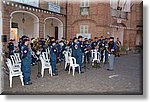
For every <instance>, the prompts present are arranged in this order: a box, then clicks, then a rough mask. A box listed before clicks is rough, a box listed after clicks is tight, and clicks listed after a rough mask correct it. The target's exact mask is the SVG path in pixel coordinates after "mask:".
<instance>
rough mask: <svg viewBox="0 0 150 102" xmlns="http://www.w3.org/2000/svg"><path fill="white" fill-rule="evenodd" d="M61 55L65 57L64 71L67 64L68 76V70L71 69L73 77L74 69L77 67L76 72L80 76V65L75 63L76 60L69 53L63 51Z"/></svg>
mask: <svg viewBox="0 0 150 102" xmlns="http://www.w3.org/2000/svg"><path fill="white" fill-rule="evenodd" d="M63 54H64V56H65V69H66V67H67V64H69V72H68V74H70V70H71V68H72V71H73V76H74V74H75V69H76V68H77V67H78V71H79V74H80V65H79V64H77V63H76V59H75V58H74V57H71V53H70V52H69V51H64V52H63Z"/></svg>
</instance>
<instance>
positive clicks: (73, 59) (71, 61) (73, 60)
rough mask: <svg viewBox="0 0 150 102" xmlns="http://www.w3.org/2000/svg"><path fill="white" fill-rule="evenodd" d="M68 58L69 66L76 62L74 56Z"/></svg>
mask: <svg viewBox="0 0 150 102" xmlns="http://www.w3.org/2000/svg"><path fill="white" fill-rule="evenodd" d="M69 60H70V66H71V65H74V64H77V63H76V59H75V58H74V57H69Z"/></svg>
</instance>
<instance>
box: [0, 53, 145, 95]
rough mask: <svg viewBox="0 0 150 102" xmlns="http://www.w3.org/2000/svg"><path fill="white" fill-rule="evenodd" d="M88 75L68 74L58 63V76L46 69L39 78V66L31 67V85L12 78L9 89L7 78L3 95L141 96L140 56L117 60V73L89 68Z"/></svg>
mask: <svg viewBox="0 0 150 102" xmlns="http://www.w3.org/2000/svg"><path fill="white" fill-rule="evenodd" d="M86 66H87V68H89V69H86V71H85V73H83V74H78V73H75V76H74V77H73V76H72V74H70V75H69V74H68V72H67V71H64V69H63V68H64V65H63V64H58V65H57V67H58V76H53V77H51V76H50V75H49V74H48V70H45V75H44V77H43V78H38V79H37V78H36V76H37V69H38V68H37V65H36V66H34V67H32V71H31V74H32V75H31V80H32V83H33V84H32V85H29V86H21V82H20V79H19V77H14V78H13V87H12V88H9V80H8V76H7V75H5V78H4V79H5V80H4V87H5V90H4V92H3V94H21V95H22V94H142V92H143V91H142V90H143V89H142V86H143V81H142V78H143V77H142V71H143V68H142V57H141V55H140V54H129V55H122V56H121V57H116V58H115V69H114V71H107V70H106V68H107V67H108V65H107V64H106V65H101V66H102V67H101V68H98V69H96V68H92V67H91V65H90V64H87V65H86Z"/></svg>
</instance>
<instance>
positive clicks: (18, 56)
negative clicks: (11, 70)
mask: <svg viewBox="0 0 150 102" xmlns="http://www.w3.org/2000/svg"><path fill="white" fill-rule="evenodd" d="M14 56H15V58H16V61H17V62H21V59H20V54H19V53H14Z"/></svg>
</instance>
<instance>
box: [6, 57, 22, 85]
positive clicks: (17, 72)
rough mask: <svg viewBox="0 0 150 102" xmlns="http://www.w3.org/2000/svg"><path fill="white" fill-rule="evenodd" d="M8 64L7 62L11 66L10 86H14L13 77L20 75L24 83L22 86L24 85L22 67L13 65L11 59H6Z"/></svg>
mask: <svg viewBox="0 0 150 102" xmlns="http://www.w3.org/2000/svg"><path fill="white" fill-rule="evenodd" d="M6 64H7V66H8V68H9V81H10V88H11V87H12V78H13V77H14V76H19V77H20V80H21V83H22V86H24V82H23V75H22V71H21V67H15V66H13V65H12V63H11V60H10V59H6Z"/></svg>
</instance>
